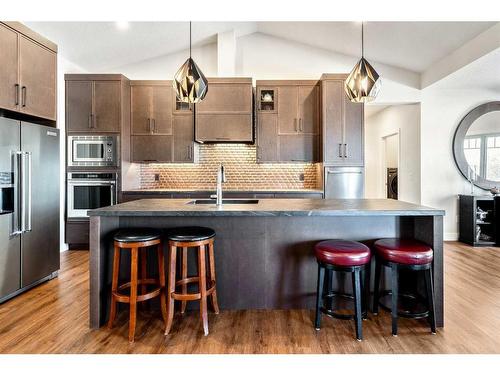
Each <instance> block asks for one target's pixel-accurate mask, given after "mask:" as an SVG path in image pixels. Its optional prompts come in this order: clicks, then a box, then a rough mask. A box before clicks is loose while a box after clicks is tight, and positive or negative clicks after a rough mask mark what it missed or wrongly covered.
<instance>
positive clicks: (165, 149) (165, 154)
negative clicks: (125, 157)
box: [131, 135, 172, 163]
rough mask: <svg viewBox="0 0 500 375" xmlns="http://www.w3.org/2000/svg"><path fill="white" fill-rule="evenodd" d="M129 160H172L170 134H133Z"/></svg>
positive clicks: (165, 161) (155, 161) (161, 161)
mask: <svg viewBox="0 0 500 375" xmlns="http://www.w3.org/2000/svg"><path fill="white" fill-rule="evenodd" d="M131 161H132V162H151V163H153V162H154V163H168V162H171V161H172V136H171V135H154V136H151V135H133V136H132V137H131Z"/></svg>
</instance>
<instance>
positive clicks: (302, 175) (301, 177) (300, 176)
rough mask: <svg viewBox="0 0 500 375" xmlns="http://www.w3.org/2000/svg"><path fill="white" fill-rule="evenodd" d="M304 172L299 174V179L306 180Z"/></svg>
mask: <svg viewBox="0 0 500 375" xmlns="http://www.w3.org/2000/svg"><path fill="white" fill-rule="evenodd" d="M304 179H305V177H304V173H301V174H299V181H304Z"/></svg>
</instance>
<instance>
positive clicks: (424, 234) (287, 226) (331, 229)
mask: <svg viewBox="0 0 500 375" xmlns="http://www.w3.org/2000/svg"><path fill="white" fill-rule="evenodd" d="M408 214H409V213H407V215H408ZM185 225H202V226H208V227H211V228H213V229H214V230H215V231H216V232H217V237H216V240H215V258H216V274H217V292H218V299H219V305H220V307H221V308H223V309H271V308H284V309H289V308H313V306H314V299H315V293H316V280H317V264H316V260H315V258H314V252H313V248H314V244H315V243H316V242H318V241H321V240H324V239H329V238H345V239H352V240H368V241H370V240H374V239H378V238H383V237H399V236H401V237H410V238H417V239H420V240H422V241H424V242H426V243H428V244H429V245H431V246H433V247H434V252H435V270H434V274H435V295H436V315H437V322H438V326H442V324H443V310H442V305H443V295H442V293H443V291H442V282H443V280H442V250H443V249H442V216H439V215H436V216H417V217H415V216H397V215H392V216H389V215H388V214H387V213H385V214H383V215H380V216H375V215H374V214H373V215H370V216H367V215H362V216H354V215H352V214H350V215H348V216H248V215H247V216H238V217H234V216H211V217H206V216H152V215H151V216H121V217H120V216H92V217H91V275H92V276H91V317H90V319H91V320H90V325H91V327H93V328H97V327H99V326H100V325H102V324H103V323H104V322H105V321H106V318H107V314H108V306H109V291H110V289H111V264H112V239H111V235H112V233H113V231H114V230H116V229H118V228H119V227H141V226H147V227H154V228H164V229H166V228H172V227H176V226H185ZM165 248H166V246H165ZM194 255H195V252H194V251H190V259H189V262H190V267H191V270H195V269H196V264H195V258H194ZM155 262H156V261H155V258H154V256H153V255H151V258H150V262H149V263H150V269H151V270H154V269H155ZM127 266H128V265H127V264H126V261H125V260H124V262H123V264H122V267H123V271H124V273H123V274H124V275H125V277H126V274H127V272H128V267H127ZM384 274H387V275H385V276H388V274H389V273H388V272H387V273H384ZM372 279H373V273H372ZM403 279H404V278H403ZM348 281H349V280H344V279H342V278H341V277H340V278H336V286H338V285H341V286H342V287H343V288H344V289H345V290H346V291H349V290H350V283H349V282H348ZM418 281H419V284H420V283H421V280H418ZM386 285H388V284H387V283H386ZM191 307H192V308H196V304H194V303H192V304H191Z"/></svg>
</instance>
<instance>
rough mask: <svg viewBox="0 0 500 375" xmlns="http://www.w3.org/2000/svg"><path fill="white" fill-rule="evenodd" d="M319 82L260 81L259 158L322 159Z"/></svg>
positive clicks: (270, 159)
mask: <svg viewBox="0 0 500 375" xmlns="http://www.w3.org/2000/svg"><path fill="white" fill-rule="evenodd" d="M319 105H320V100H319V84H318V81H291V80H290V81H257V161H258V162H260V163H265V162H315V161H319V134H320V126H319V124H320V121H319V114H320V107H319Z"/></svg>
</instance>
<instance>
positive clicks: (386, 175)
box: [381, 132, 400, 199]
mask: <svg viewBox="0 0 500 375" xmlns="http://www.w3.org/2000/svg"><path fill="white" fill-rule="evenodd" d="M382 143H383V147H382V149H383V152H382V155H383V161H382V166H383V170H382V171H381V173H382V181H383V191H384V192H385V197H386V198H389V199H398V191H399V179H398V173H399V143H400V142H399V132H397V133H393V134H389V135H387V136H384V137H382Z"/></svg>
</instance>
